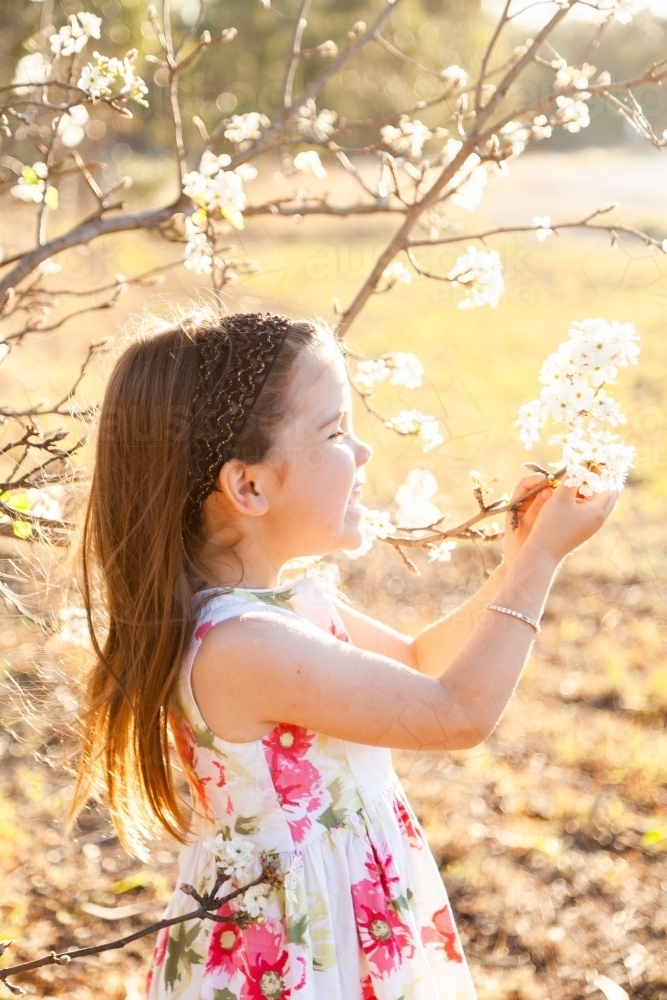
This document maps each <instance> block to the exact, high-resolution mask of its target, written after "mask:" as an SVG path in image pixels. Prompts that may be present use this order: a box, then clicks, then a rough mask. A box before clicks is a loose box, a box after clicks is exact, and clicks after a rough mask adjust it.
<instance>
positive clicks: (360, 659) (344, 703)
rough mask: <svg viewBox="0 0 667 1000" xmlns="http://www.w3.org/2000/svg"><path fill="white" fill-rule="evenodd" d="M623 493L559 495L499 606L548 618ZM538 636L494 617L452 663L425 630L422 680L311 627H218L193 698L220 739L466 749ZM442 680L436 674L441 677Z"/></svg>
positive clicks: (506, 695)
mask: <svg viewBox="0 0 667 1000" xmlns="http://www.w3.org/2000/svg"><path fill="white" fill-rule="evenodd" d="M615 500H616V494H598V495H597V496H593V497H590V498H585V499H582V498H579V497H577V490H576V489H568V488H566V487H563V486H561V487H559V488H558V490H556V491H555V492H554V496H553V497H552V498H551V499H550V500H548V501H547V503H546V504H545V505H544V507H543V509H542V510H541V511H540V514H539V516H538V518H537V521H536V524H535V528H534V529H533V532H532V533H531V537H530V538H529V540H528V541H527V542H526V544H525V545H524V547H523V548H522V550H521V551H520V552H519V554H518V556H517V558H516V560H515V562H514V564H513V565H512V567H511V568H510V569H509V570H508V572H507V576H506V578H505V581H504V582H503V584H502V585H501V587H500V588H499V590H498V592H497V595H496V598H495V601H496V603H497V604H502V605H505V606H507V607H510V608H514V609H515V610H517V611H521V612H523V613H524V614H525V615H527V616H529V617H530V618H535V619H539V617H540V615H541V612H542V608H543V606H544V602H545V600H546V596H547V594H548V592H549V588H550V586H551V583H552V580H553V577H554V574H555V572H556V568H557V566H558V564H559V563H560V561H561V560H562V558H563V557H564V555H565V554H566V553H567V552H569V551H571V550H572V549H573V548H576V547H577V546H578V545H580V544H581V543H582V542H583V541H585V540H586V539H587V538H588V537H590V535H592V534H593V533H594V532H595V531H596V530H597V529H598V528H599V527H600V525H601V524H602V523H603V521H604V520H605V518H606V517H607V516H608V514H609V513H610V511H611V509H612V507H613V505H614V502H615ZM533 638H534V631H533V629H532V627H531V626H530V625H528V624H526V623H525V622H523V621H521V620H520V619H516V618H513V617H511V616H509V615H501V614H498V613H497V612H494V611H485V613H484V615H483V616H482V617H481V619H480V621H479V623H478V625H477V626H476V627H475V629H474V630H473V632H472V634H471V636H470V638H469V640H468V641H467V642H466V644H465V646H464V647H463V648H462V649H461V650H460V652H459V653H458V654H457V655H456V656H455V657H454V659H453V660H452V661H451V662H443V661H442V659H440V661H439V662H438V658H439V651H438V645H437V631H436V630H435V629H434V630H433V631H432V632H431V633H429V632H428V631H427V632H426V633H422V637H420V641H419V642H418V643H417V644H416V645H415V654H416V656H417V657H418V658H424V660H425V661H428V662H425V663H424V664H423V666H424V667H426V669H425V670H424V672H423V673H420V672H418V671H416V670H414V669H410V667H409V666H406V665H405V664H404V663H399V662H398V661H397V660H395V659H392V658H390V657H388V656H383V655H381V654H378V653H373V652H369V651H367V650H363V649H359V648H356V647H354V646H351V645H346V644H345V643H341V642H340V641H339V640H337V639H335V638H334V637H333V636H329V635H328V634H327V633H325V632H323V631H322V630H320V629H318V628H317V627H316V626H312V625H310V623H308V622H305V621H304V622H301V621H297V620H295V621H294V622H292V621H290V620H288V619H283V618H278V617H277V616H275V615H272V614H271V612H270V611H268V610H267V611H266V612H252V613H250V614H246V615H243V616H241V617H239V618H236V619H230V620H228V621H225V622H222V623H220V624H219V625H217V626H215V627H214V628H213V629H211V631H210V632H209V633H208V635H207V636H206V638H205V639H204V642H203V643H202V646H201V648H200V650H199V652H198V653H197V656H196V658H195V663H194V666H193V674H192V683H193V691H194V695H195V698H196V700H197V703H198V705H199V708H200V711H201V713H202V715H203V717H204V719H205V721H206V723H207V724H208V726H209V727H210V729H211V730H212V731H213V732H214V733H216V734H217V735H218V736H219V737H221V738H223V739H227V740H231V741H232V742H246V741H251V740H255V739H259V738H260V737H262V736H263V735H265V734H266V733H267V732H268V731H269V730H270V729H271V728H272V727H273V726H274V725H275V724H277V723H279V722H282V723H290V724H293V725H298V726H303V727H305V728H307V729H311V730H315V731H317V732H321V733H324V734H327V735H330V736H335V737H338V738H340V739H344V740H350V741H353V742H356V743H365V744H370V745H375V746H387V747H393V748H396V749H408V750H415V749H417V750H455V749H465V748H469V747H472V746H475V745H476V744H478V743H480V742H481V741H482V740H484V739H485V738H486V737H487V736H488V735H489V734H490V733H491V731H492V730H493V728H494V726H495V725H496V724H497V722H498V720H499V718H500V716H501V715H502V712H503V710H504V708H505V706H506V704H507V702H508V701H509V699H510V697H511V695H512V692H513V690H514V688H515V686H516V684H517V681H518V679H519V677H520V674H521V671H522V669H523V666H524V664H525V662H526V658H527V656H528V652H529V650H530V647H531V644H532V641H533ZM436 663H437V664H438V667H439V671H438V674H439V675H438V676H427V674H429V673H436V670H435V669H434V668H435V666H436Z"/></svg>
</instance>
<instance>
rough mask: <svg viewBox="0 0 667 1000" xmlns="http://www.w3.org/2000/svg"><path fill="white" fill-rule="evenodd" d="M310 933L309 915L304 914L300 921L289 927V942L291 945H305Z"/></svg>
mask: <svg viewBox="0 0 667 1000" xmlns="http://www.w3.org/2000/svg"><path fill="white" fill-rule="evenodd" d="M307 931H308V914H307V913H303V914H302V915H301V916H300V917H299V919H298V920H295V921H294V922H293V923H290V924H289V925H288V927H287V940H288V942H289V943H290V944H303V942H304V941H305V940H306V934H307Z"/></svg>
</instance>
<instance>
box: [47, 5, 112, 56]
mask: <svg viewBox="0 0 667 1000" xmlns="http://www.w3.org/2000/svg"><path fill="white" fill-rule="evenodd" d="M101 27H102V18H101V17H98V16H97V15H96V14H90V13H88V11H81V12H80V13H79V14H70V16H69V17H68V19H67V24H65V25H63V27H62V28H61V29H60V31H58V32H56V33H55V34H53V35H51V39H50V43H51V51H52V52H54V53H55V54H56V55H59V56H73V55H76V53H77V52H81V51H82V50H83V48H84V47H85V45H86V43H87V41H88V39H89V38H99V37H100V30H101Z"/></svg>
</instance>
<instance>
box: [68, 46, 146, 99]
mask: <svg viewBox="0 0 667 1000" xmlns="http://www.w3.org/2000/svg"><path fill="white" fill-rule="evenodd" d="M135 52H136V50H135ZM135 52H131V53H128V54H127V55H126V56H125V57H124V58H123V59H116V57H115V56H104V55H102V54H101V53H99V52H93V58H92V60H91V61H90V62H89V63H86V65H85V66H83V67H82V69H81V76H80V78H79V82H78V84H77V86H78V87H79V88H80V89H81V90H83V91H85V92H86V93H87V94H89V95H90V97H91V99H92V101H93V103H94V102H95V101H99V100H100V98H102V97H110V96H111V95H112V94H114V91H116V93H115V96H117V97H121V98H127V99H128V100H132V101H135V102H136V103H137V104H141V105H142V106H143V107H145V108H147V107H148V102H147V101H146V100H145V95H146V94H147V93H148V87H147V86H146V84H145V83H144V81H143V80H142V78H141V77H140V76H137V75H136V73H135V71H134V65H133V62H134V55H135Z"/></svg>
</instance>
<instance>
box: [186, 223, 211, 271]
mask: <svg viewBox="0 0 667 1000" xmlns="http://www.w3.org/2000/svg"><path fill="white" fill-rule="evenodd" d="M185 234H186V236H187V237H188V241H187V243H186V244H185V256H184V260H183V264H184V266H185V267H186V268H187V269H188V271H194V273H195V274H211V273H212V272H213V256H214V249H213V247H212V246H211V243H210V241H209V239H208V237H207V235H206V233H205V232H204V231H203V230H201V229H200V228H199V226H197V225H196V224H195V223H194V222H193V221H192V219H191V218H190V217H189V216H188V218H186V220H185Z"/></svg>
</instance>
